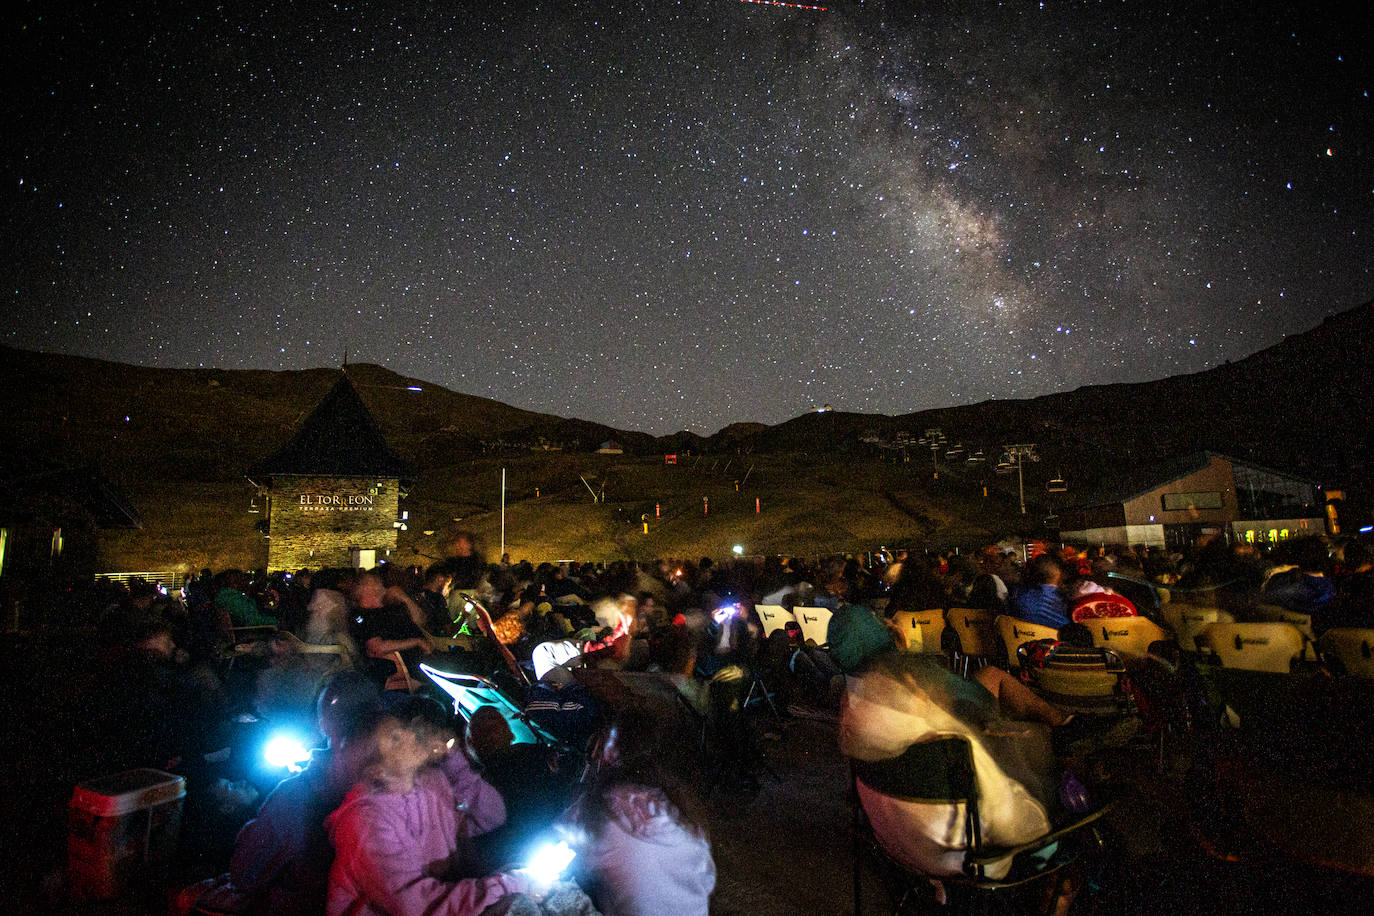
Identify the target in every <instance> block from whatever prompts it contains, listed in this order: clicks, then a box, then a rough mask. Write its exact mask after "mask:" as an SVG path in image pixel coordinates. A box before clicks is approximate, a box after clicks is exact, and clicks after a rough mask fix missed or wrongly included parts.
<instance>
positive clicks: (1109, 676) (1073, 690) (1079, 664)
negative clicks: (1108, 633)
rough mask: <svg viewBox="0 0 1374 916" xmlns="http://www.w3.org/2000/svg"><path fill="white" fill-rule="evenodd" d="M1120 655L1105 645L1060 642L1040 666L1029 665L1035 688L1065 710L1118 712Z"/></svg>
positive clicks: (1076, 711) (1098, 713) (1120, 692)
mask: <svg viewBox="0 0 1374 916" xmlns="http://www.w3.org/2000/svg"><path fill="white" fill-rule="evenodd" d="M1125 670H1126V669H1125V665H1123V664H1122V662H1121V658H1120V657H1119V656H1117V655H1116V654H1115V653H1114V652H1112V651H1111V650H1108V649H1097V648H1093V649H1089V648H1081V647H1078V646H1069V645H1065V644H1063V643H1060V644H1059V645H1058V646H1056V647H1055V649H1054V650H1053V651H1052V652H1050V654H1049V656H1048V657H1047V658H1046V659H1045V661H1044V664H1043V665H1041V666H1040V667H1036V668H1032V669H1031V679H1032V681H1031V682H1032V683H1033V684H1034V685H1035V690H1036V692H1037V693H1039V694H1040V695H1041V696H1042V697H1044V698H1045V699H1046V700H1048V701H1049V702H1051V703H1053V704H1054V705H1055V706H1058V707H1059V708H1060V709H1062V710H1064V711H1065V712H1072V713H1083V714H1087V715H1117V714H1119V713H1120V712H1121V710H1122V706H1123V703H1124V701H1125V697H1124V695H1123V693H1122V690H1121V676H1122V674H1124V673H1125Z"/></svg>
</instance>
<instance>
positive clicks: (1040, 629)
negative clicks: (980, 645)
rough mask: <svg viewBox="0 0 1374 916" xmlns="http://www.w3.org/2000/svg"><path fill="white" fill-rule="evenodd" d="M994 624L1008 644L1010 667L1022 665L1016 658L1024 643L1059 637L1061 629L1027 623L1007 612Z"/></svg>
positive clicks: (1004, 643)
mask: <svg viewBox="0 0 1374 916" xmlns="http://www.w3.org/2000/svg"><path fill="white" fill-rule="evenodd" d="M993 626H995V627H996V628H997V635H998V636H999V637H1000V638H1001V640H1002V644H1003V645H1004V646H1006V649H1007V666H1008V667H1010V668H1017V667H1020V664H1019V662H1017V660H1016V650H1017V649H1019V648H1020V647H1021V645H1022V644H1023V643H1028V642H1034V641H1035V640H1037V639H1058V638H1059V631H1058V630H1056V629H1055V628H1054V627H1046V626H1042V625H1040V624H1038V623H1026V622H1025V621H1024V620H1017V619H1016V618H1015V617H1008V616H1007V615H1006V614H998V615H997V617H996V618H994V619H993Z"/></svg>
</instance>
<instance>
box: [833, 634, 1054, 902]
mask: <svg viewBox="0 0 1374 916" xmlns="http://www.w3.org/2000/svg"><path fill="white" fill-rule="evenodd" d="M1069 719H1070V717H1069V716H1066V715H1065V714H1064V713H1062V712H1061V711H1059V710H1057V709H1055V708H1054V707H1053V706H1050V705H1049V704H1048V703H1045V702H1044V701H1043V700H1041V699H1040V698H1039V697H1037V696H1035V694H1034V693H1032V692H1031V691H1030V689H1029V688H1027V687H1026V686H1025V685H1024V684H1022V683H1020V682H1019V681H1017V680H1016V679H1015V678H1012V677H1011V676H1010V675H1008V674H1007V673H1006V672H1004V671H1001V669H997V668H993V667H990V666H989V667H987V668H984V669H981V670H980V672H979V677H978V679H977V680H973V681H966V680H963V679H962V678H960V677H959V676H958V675H955V674H953V673H952V672H950V671H948V670H946V669H945V668H943V667H942V666H941V665H940V664H939V662H938V661H936V660H933V659H932V658H931V657H929V656H921V655H908V654H905V653H897V652H882V653H880V654H878V655H876V656H873V657H871V658H870V659H868V660H867V661H866V663H865V664H864V666H863V667H861V668H860V669H859V670H858V671H856V672H854V673H853V674H852V675H851V676H850V677H849V681H848V693H847V697H846V702H845V706H844V710H843V713H842V716H841V720H840V736H839V737H840V748H841V751H842V752H843V753H844V754H845V756H847V757H849V758H851V759H853V760H854V761H855V767H856V770H858V771H859V773H860V775H859V782H858V793H859V799H860V801H861V803H862V804H863V806H864V810H865V811H866V812H867V814H868V817H869V820H870V822H871V823H872V825H873V830H874V833H875V834H876V835H877V837H878V839H879V841H880V842H881V843H882V845H883V847H884V848H885V849H886V850H887V851H888V853H889V854H890V855H892V856H893V857H894V858H895V859H896V860H897V861H899V862H901V863H902V864H903V865H905V866H907V867H908V868H911V869H913V870H915V871H918V872H920V873H922V874H925V875H927V876H929V877H931V878H932V879H937V887H938V879H939V878H940V877H942V876H956V875H960V874H962V869H963V862H964V851H965V836H964V825H963V822H962V820H961V818H959V817H957V816H955V815H956V808H955V806H954V804H953V803H951V802H938V801H920V800H910V799H908V798H904V797H903V793H902V791H901V790H900V788H898V787H897V785H898V784H900V782H901V780H902V778H903V773H902V768H903V767H904V766H912V765H915V764H914V763H909V762H908V761H907V760H906V759H904V758H906V757H908V756H911V755H910V753H909V752H912V750H913V748H917V753H916V755H915V756H919V748H918V746H919V745H923V744H925V743H927V742H931V741H935V740H937V739H941V738H950V737H963V738H965V739H967V740H968V742H969V746H970V749H971V753H972V759H973V766H974V773H975V779H976V785H977V792H978V799H979V815H980V822H981V828H982V837H983V841H984V842H985V843H986V844H987V845H989V846H1001V845H1006V846H1010V845H1016V844H1019V843H1025V842H1029V841H1031V840H1034V839H1036V838H1037V837H1040V836H1042V835H1044V834H1045V833H1047V832H1048V831H1049V830H1050V812H1051V810H1052V808H1053V804H1054V800H1055V789H1056V785H1055V779H1054V777H1055V775H1056V774H1055V766H1054V760H1053V754H1052V752H1051V746H1050V740H1049V727H1051V726H1056V725H1062V724H1065V723H1067V722H1068V721H1069ZM865 770H867V773H865ZM1010 865H1011V862H1010V860H1007V861H1005V862H1003V863H999V864H998V865H995V866H993V867H991V868H989V869H988V874H989V875H990V876H991V877H994V878H997V877H1002V876H1004V875H1005V874H1006V872H1007V870H1008V869H1009V868H1010Z"/></svg>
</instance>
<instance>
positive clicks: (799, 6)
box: [739, 0, 829, 13]
mask: <svg viewBox="0 0 1374 916" xmlns="http://www.w3.org/2000/svg"><path fill="white" fill-rule="evenodd" d="M739 2H740V3H757V4H759V5H760V6H785V7H788V8H789V9H794V10H816V11H817V12H821V13H824V12H825V11H826V10H827V9H829V7H826V6H808V5H807V4H805V3H783V2H782V0H739Z"/></svg>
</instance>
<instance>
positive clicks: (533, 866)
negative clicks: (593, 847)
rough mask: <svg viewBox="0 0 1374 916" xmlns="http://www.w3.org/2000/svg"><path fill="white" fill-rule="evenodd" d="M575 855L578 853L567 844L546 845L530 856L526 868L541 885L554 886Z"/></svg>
mask: <svg viewBox="0 0 1374 916" xmlns="http://www.w3.org/2000/svg"><path fill="white" fill-rule="evenodd" d="M574 855H576V853H574V852H573V851H572V847H570V846H569V845H568V844H567V843H563V842H558V843H545V844H544V845H543V846H540V847H539V848H538V849H536V850H535V852H534V855H532V856H530V862H529V865H528V866H526V867H527V868H528V869H529V871H530V874H531V875H532V876H533V878H534V880H536V881H538V882H540V883H541V884H552V883H553V882H555V881H557V880H558V878H559V877H560V876H561V875H562V874H563V869H565V868H567V867H568V864H569V863H570V862H572V860H573V856H574Z"/></svg>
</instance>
